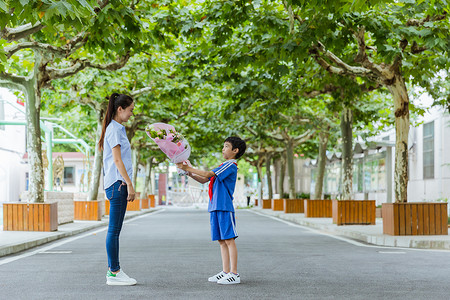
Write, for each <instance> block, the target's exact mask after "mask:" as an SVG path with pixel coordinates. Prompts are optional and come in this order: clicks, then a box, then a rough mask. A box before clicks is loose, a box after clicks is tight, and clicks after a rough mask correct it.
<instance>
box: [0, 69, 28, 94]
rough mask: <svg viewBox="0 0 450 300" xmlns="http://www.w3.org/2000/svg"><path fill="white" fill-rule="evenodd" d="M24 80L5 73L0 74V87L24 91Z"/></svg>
mask: <svg viewBox="0 0 450 300" xmlns="http://www.w3.org/2000/svg"><path fill="white" fill-rule="evenodd" d="M25 83H26V78H25V77H23V76H16V75H12V74H8V73H5V72H0V86H2V87H6V88H10V89H12V90H18V91H23V92H24V91H25Z"/></svg>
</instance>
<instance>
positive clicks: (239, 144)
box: [225, 136, 247, 159]
mask: <svg viewBox="0 0 450 300" xmlns="http://www.w3.org/2000/svg"><path fill="white" fill-rule="evenodd" d="M225 142H228V143H230V144H231V150H233V149H236V148H238V149H239V151H238V153H237V154H236V157H235V158H236V159H238V158H239V157H241V156H242V155H244V153H245V149H247V145H246V144H245V142H244V141H243V140H242V139H241V138H239V137H237V136H230V137H228V138H227V139H226V140H225Z"/></svg>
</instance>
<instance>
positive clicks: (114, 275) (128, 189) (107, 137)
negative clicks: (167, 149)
mask: <svg viewBox="0 0 450 300" xmlns="http://www.w3.org/2000/svg"><path fill="white" fill-rule="evenodd" d="M133 109H134V102H133V99H132V98H131V97H130V96H127V95H124V94H117V93H114V94H112V95H111V97H110V98H109V103H108V109H107V111H106V116H105V119H104V120H103V128H102V135H101V137H100V141H99V143H98V146H99V149H100V150H102V149H103V182H104V187H105V192H106V197H107V198H108V199H109V203H110V208H109V225H108V233H107V235H106V252H107V254H108V268H109V269H108V272H107V273H106V284H108V285H135V284H136V280H135V279H133V278H130V277H128V275H127V274H125V272H124V271H122V270H121V269H120V264H119V235H120V231H121V229H122V224H123V219H124V217H125V211H126V209H127V201H133V200H134V196H135V191H134V187H133V183H132V181H131V178H132V176H133V175H132V174H133V166H132V162H131V147H130V142H129V141H128V138H127V134H126V131H125V127H124V126H123V125H122V123H124V122H127V121H128V119H129V118H130V117H131V116H132V115H133Z"/></svg>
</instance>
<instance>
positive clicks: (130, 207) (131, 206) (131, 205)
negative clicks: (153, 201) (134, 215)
mask: <svg viewBox="0 0 450 300" xmlns="http://www.w3.org/2000/svg"><path fill="white" fill-rule="evenodd" d="M140 210H141V199H134V201H133V202H128V204H127V211H140Z"/></svg>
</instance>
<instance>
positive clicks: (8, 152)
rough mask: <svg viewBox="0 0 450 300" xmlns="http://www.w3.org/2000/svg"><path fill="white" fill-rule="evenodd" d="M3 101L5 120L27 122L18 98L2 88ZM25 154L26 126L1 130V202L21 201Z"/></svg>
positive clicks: (1, 98)
mask: <svg viewBox="0 0 450 300" xmlns="http://www.w3.org/2000/svg"><path fill="white" fill-rule="evenodd" d="M2 100H6V102H2V103H3V109H4V118H5V120H7V121H25V115H24V114H23V113H21V112H20V111H21V110H24V108H23V107H22V106H20V105H18V104H17V103H16V97H15V96H14V95H13V94H12V93H10V92H8V91H7V90H6V89H3V88H0V101H2ZM0 105H1V103H0ZM0 118H3V116H2V117H0ZM24 153H25V126H21V125H4V127H3V128H0V202H15V201H19V197H20V193H21V191H23V190H24V189H25V170H26V165H25V164H23V161H22V157H23V155H24Z"/></svg>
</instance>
